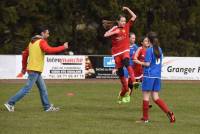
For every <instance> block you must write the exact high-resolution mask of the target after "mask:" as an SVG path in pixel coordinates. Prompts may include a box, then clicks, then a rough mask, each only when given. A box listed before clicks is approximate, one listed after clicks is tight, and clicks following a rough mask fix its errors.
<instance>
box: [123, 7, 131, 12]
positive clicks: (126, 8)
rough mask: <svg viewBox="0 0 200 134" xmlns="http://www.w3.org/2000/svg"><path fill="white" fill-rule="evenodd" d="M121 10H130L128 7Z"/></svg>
mask: <svg viewBox="0 0 200 134" xmlns="http://www.w3.org/2000/svg"><path fill="white" fill-rule="evenodd" d="M122 10H123V11H125V10H130V9H129V8H128V7H122Z"/></svg>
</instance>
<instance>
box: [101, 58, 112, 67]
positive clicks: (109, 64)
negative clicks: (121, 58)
mask: <svg viewBox="0 0 200 134" xmlns="http://www.w3.org/2000/svg"><path fill="white" fill-rule="evenodd" d="M103 66H104V67H115V60H114V58H113V57H104V58H103Z"/></svg>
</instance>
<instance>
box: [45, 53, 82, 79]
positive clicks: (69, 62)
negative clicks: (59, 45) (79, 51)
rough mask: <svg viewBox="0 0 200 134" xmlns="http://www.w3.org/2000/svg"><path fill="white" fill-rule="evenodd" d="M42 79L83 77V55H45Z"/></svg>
mask: <svg viewBox="0 0 200 134" xmlns="http://www.w3.org/2000/svg"><path fill="white" fill-rule="evenodd" d="M42 75H43V78H44V79H85V56H68V55H67V56H59V55H48V56H45V65H44V71H43V73H42Z"/></svg>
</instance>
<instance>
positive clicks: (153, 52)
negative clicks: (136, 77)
mask: <svg viewBox="0 0 200 134" xmlns="http://www.w3.org/2000/svg"><path fill="white" fill-rule="evenodd" d="M148 38H149V41H150V46H151V47H150V48H148V49H147V50H146V56H145V60H144V62H142V63H141V64H142V65H143V66H144V76H143V81H142V92H143V117H142V118H141V121H140V122H145V123H147V122H148V120H149V114H148V110H149V98H150V95H151V96H152V98H153V101H154V102H155V103H156V104H157V105H158V106H159V107H160V108H161V109H162V110H163V111H164V112H165V113H166V115H167V116H168V118H169V120H170V122H171V123H174V122H175V116H174V113H173V112H172V111H171V110H169V108H168V106H167V105H166V104H165V102H164V101H163V100H161V99H160V98H159V91H160V90H161V65H162V55H163V54H162V49H161V48H160V47H159V41H158V38H157V34H156V33H154V32H150V33H149V34H148Z"/></svg>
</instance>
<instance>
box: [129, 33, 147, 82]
mask: <svg viewBox="0 0 200 134" xmlns="http://www.w3.org/2000/svg"><path fill="white" fill-rule="evenodd" d="M140 45H141V47H139V48H138V49H137V51H136V53H135V54H134V56H133V61H134V63H135V64H134V73H135V78H136V80H137V81H138V82H141V80H142V77H143V68H142V65H141V63H142V62H144V58H145V55H146V49H147V48H148V47H149V39H148V37H142V38H141V41H140Z"/></svg>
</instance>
